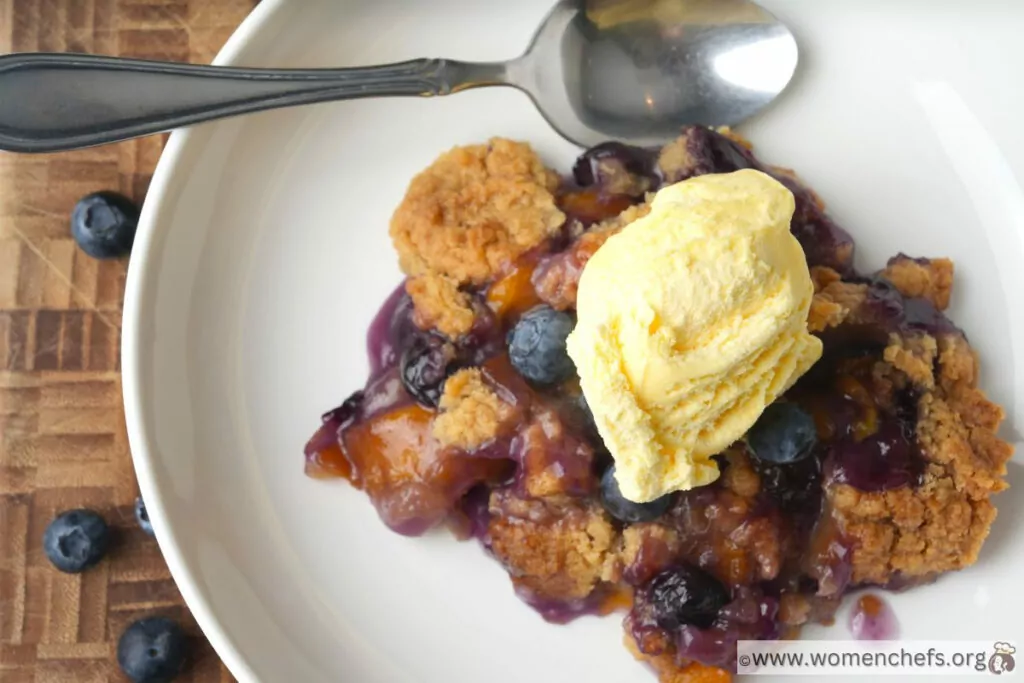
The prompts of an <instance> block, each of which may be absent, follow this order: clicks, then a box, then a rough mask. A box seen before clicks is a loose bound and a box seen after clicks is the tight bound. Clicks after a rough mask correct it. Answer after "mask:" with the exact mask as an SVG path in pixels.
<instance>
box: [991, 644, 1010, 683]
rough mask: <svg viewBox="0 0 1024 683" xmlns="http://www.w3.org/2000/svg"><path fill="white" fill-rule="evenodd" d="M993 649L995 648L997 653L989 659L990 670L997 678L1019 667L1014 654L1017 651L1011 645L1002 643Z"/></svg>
mask: <svg viewBox="0 0 1024 683" xmlns="http://www.w3.org/2000/svg"><path fill="white" fill-rule="evenodd" d="M992 647H993V648H995V652H994V653H993V654H992V656H991V657H989V660H988V670H989V671H991V672H992V673H994V674H995V675H997V676H1000V675H1002V674H1004V673H1009V672H1010V671H1013V669H1014V667H1015V666H1017V662H1016V661H1015V660H1014V658H1013V653H1014V652H1016V651H1017V649H1016V648H1015V647H1014V646H1013V645H1010V644H1009V643H1002V642H1000V643H996V644H995V645H993V646H992Z"/></svg>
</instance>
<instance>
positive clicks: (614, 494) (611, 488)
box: [601, 465, 672, 524]
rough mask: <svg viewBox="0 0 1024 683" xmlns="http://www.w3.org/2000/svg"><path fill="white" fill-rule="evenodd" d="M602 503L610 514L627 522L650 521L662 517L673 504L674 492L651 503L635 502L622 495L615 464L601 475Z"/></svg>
mask: <svg viewBox="0 0 1024 683" xmlns="http://www.w3.org/2000/svg"><path fill="white" fill-rule="evenodd" d="M601 504H602V505H604V509H605V510H607V511H608V514H609V515H611V516H612V517H614V518H615V519H617V520H619V521H620V522H625V523H626V524H637V523H638V522H649V521H651V520H652V519H656V518H658V517H661V516H662V515H663V514H665V512H666V511H667V510H668V509H669V507H670V506H671V505H672V494H668V495H665V496H662V497H661V498H658V499H656V500H652V501H651V502H649V503H634V502H633V501H631V500H628V499H626V498H624V497H623V496H622V492H621V491H620V490H619V484H618V482H617V481H615V466H614V465H612V466H611V467H609V468H608V469H607V470H605V472H604V475H603V476H602V477H601Z"/></svg>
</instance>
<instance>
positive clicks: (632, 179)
mask: <svg viewBox="0 0 1024 683" xmlns="http://www.w3.org/2000/svg"><path fill="white" fill-rule="evenodd" d="M658 151H659V150H653V149H648V148H645V147H633V146H631V145H624V144H622V143H621V142H605V143H602V144H600V145H597V146H596V147H591V148H590V149H588V150H587V151H586V152H584V153H583V154H581V155H580V156H579V158H578V159H576V163H575V165H574V166H573V168H572V175H573V178H574V179H575V180H576V182H577V184H579V185H580V186H581V187H590V186H592V185H599V186H601V187H602V189H603V190H604V191H606V192H610V193H612V194H621V193H625V194H633V193H634V192H637V191H639V193H643V192H644V190H646V189H648V188H650V187H654V186H655V185H656V184H657V183H658V182H659V180H660V178H659V174H658V170H657V169H658Z"/></svg>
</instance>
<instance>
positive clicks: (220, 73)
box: [0, 53, 506, 152]
mask: <svg viewBox="0 0 1024 683" xmlns="http://www.w3.org/2000/svg"><path fill="white" fill-rule="evenodd" d="M505 82H506V73H505V65H504V64H503V63H486V64H473V63H468V62H457V61H453V60H447V59H415V60H412V61H408V62H399V63H395V64H386V65H382V66H368V67H356V68H347V69H249V68H240V67H222V66H204V65H197V64H180V63H175V62H154V61H143V60H137V59H122V58H117V57H103V56H95V55H77V54H45V53H27V54H12V55H5V56H2V57H0V149H3V150H7V151H12V152H56V151H64V150H71V149H78V148H81V147H90V146H93V145H100V144H104V143H108V142H116V141H119V140H127V139H129V138H134V137H139V136H142V135H150V134H152V133H159V132H162V131H166V130H170V129H172V128H178V127H181V126H188V125H192V124H195V123H201V122H203V121H211V120H213V119H219V118H224V117H227V116H235V115H237V114H245V113H248V112H254V111H262V110H265V109H277V108H280V107H291V106H295V105H300V104H309V103H312V102H325V101H328V100H345V99H356V98H362V97H387V96H403V95H404V96H420V97H430V96H434V95H447V94H449V93H453V92H458V91H460V90H465V89H467V88H474V87H479V86H484V85H499V84H502V83H505Z"/></svg>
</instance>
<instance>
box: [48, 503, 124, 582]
mask: <svg viewBox="0 0 1024 683" xmlns="http://www.w3.org/2000/svg"><path fill="white" fill-rule="evenodd" d="M109 541H110V529H109V528H108V527H107V523H106V522H105V521H103V518H102V517H100V516H99V515H98V514H96V513H95V512H93V511H92V510H68V511H67V512H62V513H61V514H59V515H57V516H56V517H55V518H54V520H53V521H52V522H50V525H49V526H47V527H46V531H45V532H44V533H43V551H44V552H45V553H46V557H48V558H49V559H50V562H52V563H53V566H54V567H56V568H57V569H59V570H61V571H62V572H67V573H68V574H77V573H79V572H82V571H85V570H86V569H88V568H89V567H91V566H93V565H94V564H96V563H97V562H99V561H100V560H101V559H103V555H104V554H105V553H106V551H107V545H108V543H109Z"/></svg>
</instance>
